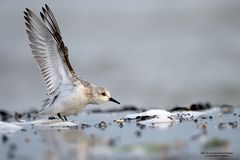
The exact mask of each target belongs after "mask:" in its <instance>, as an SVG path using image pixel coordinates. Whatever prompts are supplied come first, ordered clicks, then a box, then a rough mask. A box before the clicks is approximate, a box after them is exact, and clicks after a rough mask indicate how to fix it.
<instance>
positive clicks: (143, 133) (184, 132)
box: [0, 108, 240, 160]
mask: <svg viewBox="0 0 240 160" xmlns="http://www.w3.org/2000/svg"><path fill="white" fill-rule="evenodd" d="M128 113H135V112H129V111H128V112H113V113H93V112H82V113H81V114H79V115H78V116H71V117H69V120H74V123H77V124H81V125H79V126H78V127H46V125H42V126H39V125H22V127H23V129H22V130H19V131H17V132H15V133H12V134H7V133H2V134H0V135H1V136H2V141H1V142H0V148H1V150H0V155H1V159H3V160H4V159H25V160H26V159H32V160H38V159H49V160H51V159H109V160H110V159H119V160H121V159H149V160H151V159H193V158H194V159H205V158H208V157H207V156H209V155H210V156H211V155H213V154H214V155H215V156H213V157H214V158H217V157H218V158H224V157H225V158H227V159H237V158H239V157H240V154H239V152H238V151H239V147H240V144H239V140H240V137H239V131H240V130H239V125H238V124H239V123H240V109H239V108H234V111H233V112H231V113H228V114H220V113H219V112H215V113H212V114H209V115H205V116H202V117H199V118H197V120H198V121H197V122H194V121H182V122H177V123H163V124H161V125H157V124H156V125H154V126H151V127H149V126H143V125H139V124H138V123H136V122H135V121H130V122H125V123H123V124H121V125H119V124H118V123H115V122H114V120H116V119H119V118H122V117H124V115H126V114H128ZM209 116H212V118H210V117H209ZM205 117H206V118H205ZM102 121H103V122H102ZM101 122H102V123H101ZM229 122H234V123H235V124H236V126H231V125H228V123H229ZM100 123H101V124H102V125H100ZM220 123H225V124H226V126H225V127H220ZM82 124H85V125H82ZM204 125H205V127H206V128H205V127H204ZM100 126H101V127H100ZM99 127H100V128H99ZM4 136H7V140H5V141H4V138H3V137H4Z"/></svg>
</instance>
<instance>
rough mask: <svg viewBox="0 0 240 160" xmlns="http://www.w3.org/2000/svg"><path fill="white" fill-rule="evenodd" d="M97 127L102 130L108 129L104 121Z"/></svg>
mask: <svg viewBox="0 0 240 160" xmlns="http://www.w3.org/2000/svg"><path fill="white" fill-rule="evenodd" d="M95 127H97V128H100V129H102V130H104V129H106V128H107V123H106V122H104V121H101V122H100V123H98V124H96V125H95Z"/></svg>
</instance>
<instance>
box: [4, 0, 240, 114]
mask: <svg viewBox="0 0 240 160" xmlns="http://www.w3.org/2000/svg"><path fill="white" fill-rule="evenodd" d="M44 3H48V4H49V6H50V7H51V8H52V10H53V11H54V13H55V15H56V18H57V20H58V22H59V25H60V28H61V30H62V34H63V38H64V41H65V43H66V45H67V46H68V48H69V50H70V59H71V61H72V63H73V66H74V68H75V69H76V71H77V72H78V73H79V75H80V77H84V78H85V79H87V80H89V81H91V82H94V83H96V84H99V85H102V86H105V87H106V88H109V90H111V92H112V95H113V97H115V98H116V99H117V100H119V101H120V102H122V103H123V104H135V105H138V106H143V107H148V108H168V107H172V106H174V105H180V106H181V105H183V106H184V105H189V104H191V103H193V102H204V101H210V102H212V103H214V104H223V103H228V104H236V105H238V104H239V103H240V101H239V97H240V85H239V82H240V74H239V68H240V63H239V60H240V54H239V53H240V47H239V46H240V45H239V42H240V21H239V15H240V3H239V1H231V0H230V1H218V3H215V2H213V1H194V2H193V1H189V0H186V1H183V2H164V1H157V0H156V1H155V0H153V1H139V0H134V1H131V2H129V1H127V0H124V1H121V2H115V1H108V0H107V1H101V2H99V1H97V0H94V1H91V2H89V1H78V2H74V3H73V2H67V1H61V2H60V3H54V2H52V1H44V2H43V1H41V2H40V1H39V2H35V1H34V2H33V1H27V0H21V2H19V1H16V0H15V1H8V0H2V1H1V5H0V20H1V27H0V35H1V36H0V44H1V45H0V74H1V76H0V102H1V105H0V108H4V109H8V110H12V111H15V110H18V111H20V110H22V109H23V110H25V109H28V108H38V109H40V106H41V103H42V101H41V100H42V99H43V98H44V86H43V81H42V79H41V77H40V72H39V71H38V69H37V66H36V63H35V62H34V60H33V57H32V55H31V53H30V47H29V46H28V40H27V36H26V33H25V26H24V18H23V10H24V8H26V7H28V8H30V9H32V10H33V11H34V12H36V13H39V11H40V9H41V7H42V6H43V5H44ZM102 107H112V104H106V105H103V106H102ZM90 108H91V107H90Z"/></svg>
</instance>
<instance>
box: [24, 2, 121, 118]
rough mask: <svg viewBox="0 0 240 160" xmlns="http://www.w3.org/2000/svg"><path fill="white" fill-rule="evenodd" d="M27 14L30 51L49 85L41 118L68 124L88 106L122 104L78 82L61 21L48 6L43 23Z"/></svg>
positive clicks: (101, 90)
mask: <svg viewBox="0 0 240 160" xmlns="http://www.w3.org/2000/svg"><path fill="white" fill-rule="evenodd" d="M24 14H25V16H24V18H25V20H26V23H25V24H26V26H27V30H26V31H27V34H28V39H29V41H30V47H31V50H32V53H33V55H34V58H35V59H36V61H37V63H38V66H39V68H40V71H41V74H42V76H43V78H44V81H45V85H46V94H47V98H46V99H45V100H44V103H43V107H42V109H41V111H40V112H39V113H38V115H57V116H58V117H59V118H60V119H62V120H63V121H64V120H66V121H67V118H66V116H68V115H71V114H76V113H78V112H80V111H81V110H82V109H83V108H84V107H85V106H86V105H88V104H102V103H104V102H107V101H112V102H115V103H118V104H120V103H119V102H118V101H116V100H115V99H113V98H112V97H111V95H110V92H109V91H108V90H106V89H105V88H103V87H98V86H96V85H94V84H91V83H89V82H87V81H85V80H82V79H80V78H78V76H77V74H76V73H75V71H74V70H73V68H72V66H71V64H70V62H69V59H68V48H67V47H66V46H65V45H64V42H63V40H62V37H61V32H60V29H59V26H58V24H57V21H56V19H55V17H54V15H53V13H52V11H51V10H50V8H49V7H48V6H47V5H45V8H44V7H42V12H40V15H41V18H42V20H41V19H40V18H38V17H37V16H36V15H35V14H34V13H33V12H32V11H31V10H30V9H28V8H26V11H24Z"/></svg>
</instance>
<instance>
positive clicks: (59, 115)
mask: <svg viewBox="0 0 240 160" xmlns="http://www.w3.org/2000/svg"><path fill="white" fill-rule="evenodd" d="M57 116H58V117H59V118H60V119H61V120H62V121H64V119H63V118H62V116H61V114H60V113H58V114H57ZM64 117H65V116H64Z"/></svg>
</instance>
